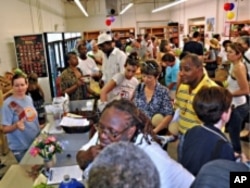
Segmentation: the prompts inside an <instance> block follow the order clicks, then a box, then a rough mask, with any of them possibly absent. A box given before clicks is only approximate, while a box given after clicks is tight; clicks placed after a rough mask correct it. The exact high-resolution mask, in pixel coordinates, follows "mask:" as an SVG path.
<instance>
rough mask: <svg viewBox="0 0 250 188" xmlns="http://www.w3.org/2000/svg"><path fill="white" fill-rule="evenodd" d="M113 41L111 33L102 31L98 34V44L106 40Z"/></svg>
mask: <svg viewBox="0 0 250 188" xmlns="http://www.w3.org/2000/svg"><path fill="white" fill-rule="evenodd" d="M109 41H112V37H111V35H110V34H107V33H102V34H100V35H99V36H98V40H97V44H98V45H100V44H103V43H104V42H109Z"/></svg>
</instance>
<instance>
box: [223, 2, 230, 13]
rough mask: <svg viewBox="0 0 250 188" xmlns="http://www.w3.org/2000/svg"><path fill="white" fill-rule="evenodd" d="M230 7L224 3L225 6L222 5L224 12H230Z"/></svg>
mask: <svg viewBox="0 0 250 188" xmlns="http://www.w3.org/2000/svg"><path fill="white" fill-rule="evenodd" d="M230 7H231V5H230V3H225V4H224V10H225V11H228V10H230Z"/></svg>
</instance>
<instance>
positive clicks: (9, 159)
mask: <svg viewBox="0 0 250 188" xmlns="http://www.w3.org/2000/svg"><path fill="white" fill-rule="evenodd" d="M249 139H250V138H249ZM177 145H178V141H175V142H172V143H170V144H169V145H168V153H169V155H170V156H171V157H172V158H173V159H177ZM242 148H243V152H244V153H245V154H246V156H247V158H248V159H250V142H242ZM0 159H1V161H2V163H3V164H4V165H5V167H3V168H1V169H0V179H1V177H3V175H4V173H5V172H6V171H7V170H8V168H9V167H10V166H11V165H12V164H16V163H17V161H16V160H15V158H14V156H13V154H12V153H11V152H9V153H8V154H7V155H5V156H0Z"/></svg>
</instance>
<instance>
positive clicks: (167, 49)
mask: <svg viewBox="0 0 250 188" xmlns="http://www.w3.org/2000/svg"><path fill="white" fill-rule="evenodd" d="M165 53H173V51H172V48H171V44H170V42H169V41H168V40H166V39H162V40H161V42H160V45H159V52H158V53H157V55H156V61H157V62H158V64H161V68H162V72H161V74H160V76H159V82H160V83H161V84H162V85H166V83H165V75H166V71H165V69H166V67H167V66H166V65H165V64H162V63H161V62H162V57H163V56H164V54H165ZM173 54H174V53H173Z"/></svg>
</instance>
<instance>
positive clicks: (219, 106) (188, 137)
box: [180, 86, 235, 175]
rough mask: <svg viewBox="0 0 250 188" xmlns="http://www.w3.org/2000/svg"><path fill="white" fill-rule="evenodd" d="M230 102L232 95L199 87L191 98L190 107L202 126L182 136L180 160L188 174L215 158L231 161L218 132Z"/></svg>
mask: <svg viewBox="0 0 250 188" xmlns="http://www.w3.org/2000/svg"><path fill="white" fill-rule="evenodd" d="M231 103H232V94H231V93H230V92H229V91H228V90H227V89H225V88H222V87H217V86H213V87H203V88H201V89H200V91H199V92H198V93H197V94H196V95H195V97H194V101H193V108H194V110H195V113H196V114H197V116H198V117H199V119H200V120H201V121H203V123H204V125H200V126H195V127H193V128H192V129H190V130H189V131H188V132H187V133H186V134H185V137H184V143H183V149H182V152H181V154H182V155H181V158H180V163H181V164H182V165H183V166H184V167H185V168H186V169H188V170H189V171H190V172H191V173H192V174H194V175H197V173H198V172H199V170H200V168H201V167H202V166H203V165H204V164H205V163H207V162H209V161H212V160H215V159H227V160H231V161H233V160H235V157H234V151H233V148H232V145H231V144H230V143H229V141H228V139H227V138H226V136H225V135H224V134H223V133H222V131H221V129H222V128H223V127H224V126H225V124H226V123H227V122H228V120H229V118H230V115H231Z"/></svg>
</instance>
